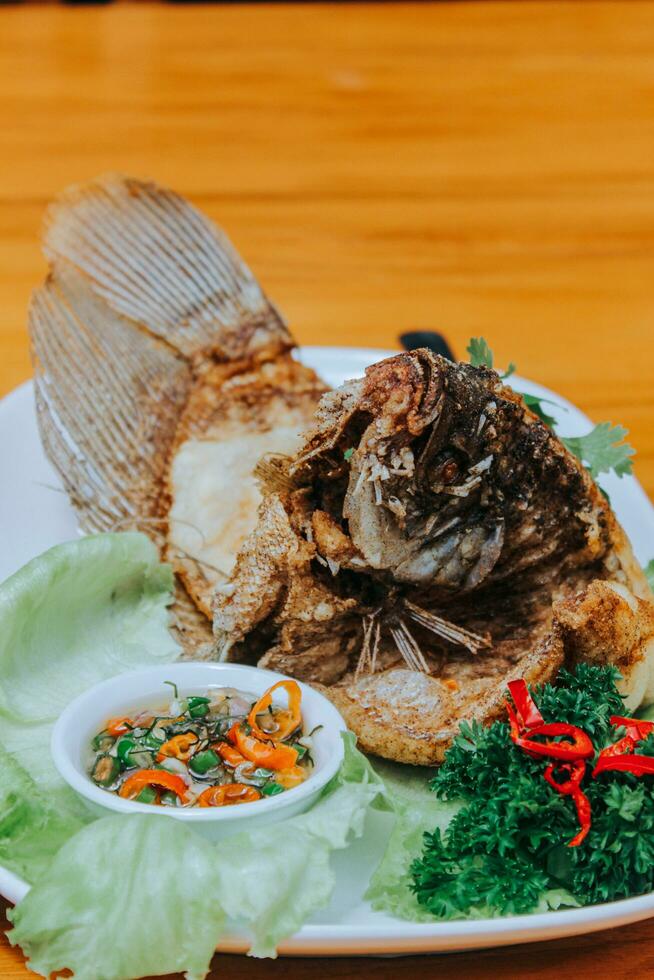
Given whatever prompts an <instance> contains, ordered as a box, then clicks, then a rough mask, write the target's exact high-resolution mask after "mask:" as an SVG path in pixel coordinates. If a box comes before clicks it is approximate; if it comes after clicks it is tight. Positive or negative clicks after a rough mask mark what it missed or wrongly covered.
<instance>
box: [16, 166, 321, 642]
mask: <svg viewBox="0 0 654 980" xmlns="http://www.w3.org/2000/svg"><path fill="white" fill-rule="evenodd" d="M44 251H45V254H46V257H47V258H48V260H49V263H50V271H49V275H48V278H47V281H46V282H45V283H44V285H43V286H41V287H40V288H39V289H37V290H36V292H35V294H34V296H33V298H32V302H31V306H30V312H29V330H30V337H31V342H32V352H33V360H34V374H35V392H36V401H37V415H38V421H39V427H40V433H41V438H42V442H43V445H44V447H45V450H46V453H47V454H48V456H49V457H50V459H51V460H52V462H53V463H54V465H55V467H56V468H57V470H58V471H59V474H60V476H61V479H62V481H63V484H64V487H65V489H66V490H67V492H68V494H69V496H70V499H71V501H72V503H73V505H74V506H75V508H76V510H77V513H78V517H79V521H80V525H81V526H82V528H83V529H84V530H87V531H95V530H103V531H106V530H112V529H116V530H121V529H122V530H124V529H126V528H138V529H140V530H143V531H145V532H146V533H147V534H149V535H150V536H151V537H153V538H154V539H155V540H156V541H157V542H158V544H159V545H160V547H161V551H162V555H164V556H165V557H167V558H168V559H169V560H170V561H171V562H172V564H173V565H174V567H175V570H176V571H177V572H178V574H179V577H180V578H181V580H182V581H183V582H184V585H185V588H182V587H180V588H179V589H178V592H177V601H176V604H175V614H176V620H177V627H178V629H179V630H180V632H181V639H182V641H183V643H184V645H185V647H186V648H187V650H188V651H189V652H190V653H192V654H194V655H197V654H198V653H199V652H200V651H202V652H203V653H206V654H210V653H211V650H212V639H211V630H210V623H209V617H210V615H211V610H210V599H211V594H212V592H213V589H214V587H215V586H216V584H218V583H219V582H221V581H225V580H226V579H227V577H228V576H229V574H230V571H231V569H232V565H233V562H234V559H235V556H236V553H237V551H238V548H239V546H240V544H241V542H242V541H243V540H244V539H245V537H246V536H247V534H248V533H249V532H250V531H251V530H252V528H253V527H254V526H255V524H256V519H257V508H258V505H259V502H260V494H259V489H258V486H257V484H256V482H255V480H254V478H253V476H252V470H253V469H254V466H255V463H256V461H257V459H258V457H259V456H260V455H261V454H262V453H263V452H264V451H266V450H268V451H283V452H292V451H293V449H294V447H295V446H296V444H297V443H298V433H299V431H300V430H301V429H303V428H305V427H306V425H307V424H308V422H309V420H310V419H311V417H312V415H313V411H314V408H315V405H316V403H317V401H318V398H319V397H320V395H321V394H322V392H323V391H324V390H325V386H324V385H323V383H322V382H321V381H320V379H319V378H318V377H317V376H316V374H315V373H314V372H313V371H312V370H310V369H308V368H306V367H304V366H303V365H301V364H299V363H298V362H297V361H296V360H294V359H293V356H292V351H293V347H294V342H293V339H292V337H291V335H290V333H289V331H288V329H287V327H286V324H285V323H284V321H283V319H282V317H281V315H280V314H279V312H278V311H277V310H276V309H275V307H274V306H273V305H272V303H271V302H270V301H269V300H268V298H267V297H266V296H265V294H264V293H263V291H262V289H261V287H260V286H259V284H258V283H257V281H256V279H255V278H254V277H253V275H252V273H251V272H250V270H249V269H248V268H247V266H246V265H245V263H244V262H243V261H242V259H241V258H240V257H239V256H238V255H237V253H236V252H235V251H234V249H233V248H232V246H231V244H230V243H229V241H228V240H227V238H226V237H225V236H224V235H223V234H222V232H220V231H219V230H218V229H217V228H216V227H215V226H214V225H213V224H212V223H211V222H210V221H209V220H208V219H207V218H206V217H204V216H203V215H202V214H201V213H200V212H199V211H197V210H196V209H195V208H194V207H192V206H191V205H190V204H189V203H188V202H187V201H185V200H184V199H183V198H181V197H180V196H179V195H177V194H175V193H173V192H172V191H169V190H166V189H164V188H161V187H158V186H157V185H155V184H152V183H148V182H144V181H139V180H134V179H131V178H127V177H121V176H116V175H109V176H106V177H101V178H99V179H97V180H94V181H92V182H91V183H89V184H86V185H83V186H80V187H74V188H71V189H70V190H68V191H67V192H66V193H64V194H63V195H62V197H61V198H60V199H59V200H58V201H56V202H55V203H54V204H53V205H52V206H51V207H50V209H49V210H48V213H47V216H46V222H45V234H44ZM189 597H190V598H189ZM191 600H192V602H191Z"/></svg>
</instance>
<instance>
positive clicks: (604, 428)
mask: <svg viewBox="0 0 654 980" xmlns="http://www.w3.org/2000/svg"><path fill="white" fill-rule="evenodd" d="M466 350H467V352H468V354H469V355H470V363H471V364H472V366H473V367H487V368H492V367H493V352H492V350H491V349H490V347H489V346H488V342H487V341H486V340H485V338H484V337H471V338H470V342H469V344H468V346H467V347H466ZM515 369H516V366H515V364H513V362H511V363H510V364H509V366H508V368H507V370H506V371H505V372H504V374H502V375H500V377H501V378H502V380H506V378H509V377H510V376H511V375H512V374H513V373H514V371H515ZM518 394H519V395H521V397H522V399H523V401H524V403H525V405H526V406H527V408H529V409H531V411H532V412H534V414H535V415H537V416H538V418H539V419H540V420H541V421H542V422H544V423H545V425H548V426H549V427H550V429H555V427H556V423H557V419H556V418H555V417H554V416H553V415H550V413H549V412H548V411H547V409H545V408H543V406H544V405H554V406H555V407H561V406H556V403H555V402H553V401H550V400H549V399H547V398H539V397H538V395H528V394H525V393H524V392H518ZM627 434H628V433H627V430H626V429H624V428H623V427H622V426H621V425H612V424H611V423H610V422H600V423H599V425H596V426H595V428H594V429H591V431H590V432H588V433H586V435H585V436H571V437H568V438H565V437H563V436H560V439H561V442H562V443H563V445H564V446H565V447H566V448H567V449H569V451H570V452H571V453H573V454H574V455H575V456H576V457H577V458H578V459H579V460H581V462H582V463H583V464H584V466H585V467H586V469H587V470H588V471H589V472H590V474H591V476H592V477H593V479H597V477H598V476H599V475H600V473H610V472H611V470H614V471H615V473H616V475H617V476H619V477H623V476H625V475H626V474H629V473H631V471H632V467H633V463H632V460H631V457H632V456H633V455H634V454H635V452H636V450H635V449H633V448H632V447H631V446H630V445H629V443H628V442H624V438H625V436H626V435H627ZM600 489H601V487H600ZM602 493H603V494H604V496H605V497H606V498H607V500H608V494H607V493H606V492H605V491H604V490H602ZM652 578H653V579H654V572H652ZM653 588H654V585H653Z"/></svg>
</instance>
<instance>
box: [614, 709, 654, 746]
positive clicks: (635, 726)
mask: <svg viewBox="0 0 654 980" xmlns="http://www.w3.org/2000/svg"><path fill="white" fill-rule="evenodd" d="M610 721H611V724H612V725H613V726H614V727H615V728H626V729H627V735H629V736H630V737H631V738H633V739H635V740H636V741H637V742H640V741H642V739H644V738H647V736H648V735H649V734H650V732H654V721H643V720H642V719H641V718H623V717H622V716H621V715H611V718H610Z"/></svg>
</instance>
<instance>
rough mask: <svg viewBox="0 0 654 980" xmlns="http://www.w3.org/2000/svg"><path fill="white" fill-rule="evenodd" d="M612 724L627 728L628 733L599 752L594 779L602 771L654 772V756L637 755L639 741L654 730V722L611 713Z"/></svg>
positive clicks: (635, 774)
mask: <svg viewBox="0 0 654 980" xmlns="http://www.w3.org/2000/svg"><path fill="white" fill-rule="evenodd" d="M611 724H612V725H614V726H615V727H616V728H625V729H626V731H627V734H626V735H624V736H623V737H622V738H621V739H619V740H618V741H617V742H614V744H613V745H607V747H606V748H605V749H602V751H601V752H600V754H599V758H598V760H597V762H596V764H595V768H594V769H593V779H594V778H595V777H596V776H598V775H599V774H600V773H601V772H611V771H612V772H630V773H632V774H633V775H634V776H645V775H649V774H651V773H654V758H653V757H651V756H648V755H635V754H634V753H635V749H636V746H637V745H638V743H639V742H642V741H643V739H645V738H647V736H648V735H649V734H650V732H652V731H654V722H652V721H641V719H640V718H623V717H622V716H621V715H611Z"/></svg>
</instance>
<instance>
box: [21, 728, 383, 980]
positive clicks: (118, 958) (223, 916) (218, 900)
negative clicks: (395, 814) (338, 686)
mask: <svg viewBox="0 0 654 980" xmlns="http://www.w3.org/2000/svg"><path fill="white" fill-rule="evenodd" d="M344 738H345V760H344V762H343V766H342V768H341V770H340V772H339V773H338V775H337V776H336V777H335V778H334V779H333V780H332V781H331V783H330V784H329V786H327V787H325V790H324V791H323V794H322V796H321V797H320V799H319V800H318V802H317V803H316V804H315V805H314V806H313V807H312V809H311V810H310V811H308V812H307V813H305V814H301V815H300V816H297V817H294V818H292V819H290V820H287V821H286V822H285V823H280V824H277V825H275V826H274V827H263V828H261V829H260V830H256V829H255V830H253V831H250V832H249V833H242V834H238V835H235V836H233V837H230V838H228V839H227V840H225V841H222V842H220V843H219V844H215V845H212V844H210V843H208V842H207V841H206V840H205V839H204V838H202V837H200V836H199V835H198V834H196V833H195V832H194V831H192V830H189V829H188V827H187V826H186V825H184V824H182V823H180V822H178V821H176V820H173V819H172V818H171V819H166V818H162V817H161V816H157V817H155V816H153V817H150V816H142V815H140V814H139V815H134V816H119V817H107V818H104V819H102V820H98V821H96V822H95V823H93V824H91V825H90V826H88V827H85V828H84V829H83V830H81V831H80V832H79V833H77V834H76V835H75V836H74V837H73V838H71V840H69V841H68V843H66V844H65V845H64V847H63V848H62V849H61V851H60V852H59V854H58V855H57V857H56V858H55V860H54V862H53V863H52V865H51V867H50V868H49V870H48V871H47V872H46V873H45V875H44V876H43V877H42V878H41V879H40V880H39V881H38V882H37V884H36V885H35V886H34V887H33V888H32V889H31V891H30V892H29V893H28V895H27V897H26V898H25V899H23V901H22V902H21V903H20V904H19V905H17V906H16V908H15V909H14V910H13V911H10V913H9V917H10V919H11V920H12V921H13V924H14V929H13V930H12V931H11V932H10V933H9V939H10V941H11V942H12V944H20V945H21V946H22V948H23V950H24V951H25V953H26V954H27V955H28V956H29V957H30V966H31V968H32V969H33V970H35V971H37V972H38V973H41V974H42V975H43V976H49V974H50V973H51V972H53V971H56V970H61V969H64V968H66V967H67V968H68V969H72V970H73V971H74V973H75V977H76V980H98V978H99V977H101V978H102V980H128V978H131V977H137V976H144V975H148V976H149V975H160V974H167V973H172V972H175V971H178V970H186V971H187V972H186V975H187V976H188V977H189V978H193V980H196V978H201V977H203V976H204V975H205V973H206V971H207V970H208V968H209V963H210V960H211V956H212V954H213V951H214V949H215V947H216V945H217V943H218V942H219V941H220V936H221V934H222V933H223V931H224V928H225V925H226V923H227V922H228V921H230V920H231V921H232V922H233V923H235V924H238V925H241V926H243V925H245V926H246V927H247V928H248V929H249V931H250V932H251V934H252V937H253V945H252V950H251V953H252V955H255V956H274V955H275V947H276V945H277V943H278V942H279V940H280V939H282V938H283V937H284V936H288V935H290V934H292V933H293V932H295V931H296V930H297V929H298V928H299V926H300V925H301V924H302V923H303V922H304V921H305V919H306V918H307V917H308V916H309V915H310V914H311V913H312V912H315V911H316V910H317V909H319V908H322V907H323V906H325V905H326V904H327V902H328V901H329V898H330V895H331V892H332V889H333V885H334V874H333V871H332V869H331V868H330V863H329V856H330V853H331V851H332V850H334V849H336V848H343V847H346V846H347V844H348V842H349V840H350V839H351V838H352V837H353V836H355V835H360V834H361V833H362V831H363V824H364V818H365V813H366V810H367V808H368V806H369V805H370V804H371V803H372V802H373V800H374V799H375V798H376V797H378V796H379V795H380V793H382V792H383V786H382V783H381V781H380V780H379V778H378V777H377V776H376V775H375V773H374V772H373V770H372V768H371V766H370V764H369V763H368V762H367V760H366V759H365V758H364V757H363V756H362V755H361V754H360V753H359V752H358V751H357V749H356V748H355V745H354V738H353V736H352V735H350V734H348V735H346V736H344ZM126 896H127V897H128V900H126Z"/></svg>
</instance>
